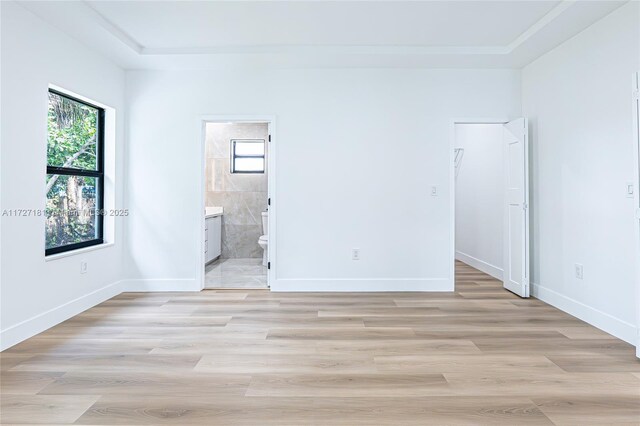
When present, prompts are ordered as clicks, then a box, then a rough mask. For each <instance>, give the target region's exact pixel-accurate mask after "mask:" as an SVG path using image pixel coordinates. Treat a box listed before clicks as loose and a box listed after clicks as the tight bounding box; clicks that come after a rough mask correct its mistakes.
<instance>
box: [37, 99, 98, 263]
mask: <svg viewBox="0 0 640 426" xmlns="http://www.w3.org/2000/svg"><path fill="white" fill-rule="evenodd" d="M49 93H53V94H55V95H58V96H61V97H63V98H66V99H69V100H71V101H73V102H77V103H79V104H83V105H86V106H88V107H90V108H93V109H96V110H97V111H98V123H97V125H98V130H97V135H96V144H97V146H96V156H97V158H96V170H89V169H78V168H75V167H56V166H50V165H49V158H48V157H47V175H63V176H86V177H94V178H96V179H97V188H96V189H97V191H96V192H97V194H96V234H97V238H94V239H92V240H87V241H82V242H80V243H73V244H65V245H62V246H57V247H51V248H46V247H45V250H44V254H45V256H49V255H52V254H59V253H66V252H69V251H73V250H78V249H81V248H85V247H91V246H96V245H100V244H104V215H103V214H102V212H103V210H104V120H105V109H104V108H103V107H101V106H98V105H94V104H92V103H90V102H87V101H84V100H82V99H78V98H75V97H73V96H71V95H69V94H67V93H64V92H60V91H58V90H55V89H49ZM46 197H47V194H45V198H46Z"/></svg>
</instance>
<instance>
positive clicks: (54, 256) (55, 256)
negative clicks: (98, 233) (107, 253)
mask: <svg viewBox="0 0 640 426" xmlns="http://www.w3.org/2000/svg"><path fill="white" fill-rule="evenodd" d="M113 245H114V243H102V244H97V245H95V246H89V247H84V248H80V249H76V250H71V251H66V252H64V253H58V254H52V255H49V256H45V257H44V261H45V262H50V261H52V260H58V259H62V258H63V257H69V256H76V255H79V254H84V253H87V252H90V251H94V250H101V249H106V248H109V247H112V246H113Z"/></svg>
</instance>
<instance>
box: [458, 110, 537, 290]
mask: <svg viewBox="0 0 640 426" xmlns="http://www.w3.org/2000/svg"><path fill="white" fill-rule="evenodd" d="M527 142H528V135H527V122H526V120H525V119H523V118H520V119H516V120H512V121H507V120H454V121H453V123H452V143H453V157H454V158H453V164H452V168H453V170H452V176H453V184H452V186H453V188H454V191H453V206H454V207H453V211H454V220H453V227H454V231H453V236H454V237H453V245H454V262H456V261H457V262H462V263H465V264H467V265H469V266H471V267H473V268H475V269H477V270H479V271H481V272H484V273H485V274H488V275H490V276H491V277H493V278H495V279H497V280H499V281H502V283H503V286H504V288H505V289H507V290H509V291H511V292H513V293H515V294H517V295H518V296H521V297H529V211H528V208H529V206H528V197H529V179H528V143H527ZM454 270H455V269H454Z"/></svg>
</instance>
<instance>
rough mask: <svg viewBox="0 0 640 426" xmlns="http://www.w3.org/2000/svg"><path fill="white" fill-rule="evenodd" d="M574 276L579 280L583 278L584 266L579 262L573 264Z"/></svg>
mask: <svg viewBox="0 0 640 426" xmlns="http://www.w3.org/2000/svg"><path fill="white" fill-rule="evenodd" d="M575 271H576V278H577V279H579V280H581V279H583V278H584V268H583V266H582V265H581V264H579V263H576V264H575Z"/></svg>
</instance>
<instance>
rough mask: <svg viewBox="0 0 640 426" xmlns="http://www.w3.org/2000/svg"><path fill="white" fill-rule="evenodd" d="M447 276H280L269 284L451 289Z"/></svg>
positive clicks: (277, 287)
mask: <svg viewBox="0 0 640 426" xmlns="http://www.w3.org/2000/svg"><path fill="white" fill-rule="evenodd" d="M450 283H451V280H450V279H449V278H335V279H331V278H328V279H313V278H311V279H303V278H280V279H277V280H274V281H273V282H272V284H271V291H274V292H278V291H300V292H389V291H420V292H424V291H430V292H434V291H452V289H451V284H450Z"/></svg>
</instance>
